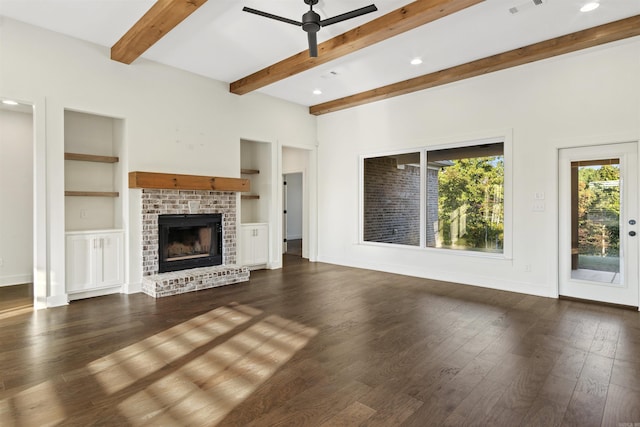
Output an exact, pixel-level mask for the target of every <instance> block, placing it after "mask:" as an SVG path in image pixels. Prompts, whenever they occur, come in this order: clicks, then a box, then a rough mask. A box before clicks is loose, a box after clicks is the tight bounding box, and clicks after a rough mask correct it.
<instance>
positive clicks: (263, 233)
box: [252, 225, 269, 264]
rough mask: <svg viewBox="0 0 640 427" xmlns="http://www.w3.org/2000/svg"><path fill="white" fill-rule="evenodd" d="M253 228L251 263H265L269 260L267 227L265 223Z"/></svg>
mask: <svg viewBox="0 0 640 427" xmlns="http://www.w3.org/2000/svg"><path fill="white" fill-rule="evenodd" d="M254 230H255V232H254V234H253V241H252V244H253V264H266V263H267V261H268V260H269V229H268V227H267V226H266V225H260V226H256V227H255V228H254Z"/></svg>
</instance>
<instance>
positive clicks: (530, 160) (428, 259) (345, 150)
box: [318, 37, 640, 296]
mask: <svg viewBox="0 0 640 427" xmlns="http://www.w3.org/2000/svg"><path fill="white" fill-rule="evenodd" d="M501 133H502V134H506V135H512V136H513V176H512V179H513V181H512V183H513V211H512V213H513V216H512V218H513V236H512V241H511V243H512V248H513V257H512V258H511V259H487V258H482V257H477V256H468V255H467V256H464V255H460V254H451V253H450V252H446V251H440V250H426V249H408V248H391V247H380V246H375V245H364V244H359V243H358V229H359V226H360V222H359V214H358V208H359V185H360V184H359V168H360V166H359V156H360V155H362V154H371V153H379V152H387V151H390V150H396V149H408V148H413V147H421V146H433V145H438V144H441V143H442V142H445V141H450V142H453V141H464V140H467V139H472V138H473V137H480V136H490V135H492V134H501ZM639 138H640V38H638V37H636V38H634V39H629V40H625V41H622V42H617V43H615V44H609V45H606V46H601V47H598V48H593V49H589V50H586V51H581V52H576V53H573V54H570V55H565V56H562V57H556V58H553V59H549V60H545V61H541V62H537V63H533V64H529V65H525V66H520V67H517V68H512V69H509V70H505V71H501V72H496V73H493V74H488V75H485V76H481V77H477V78H473V79H469V80H466V81H461V82H457V83H454V84H449V85H446V86H441V87H437V88H433V89H430V90H425V91H421V92H417V93H413V94H410V95H406V96H402V97H397V98H393V99H390V100H386V101H380V102H376V103H372V104H368V105H364V106H361V107H357V108H352V109H348V110H344V111H340V112H336V113H332V114H327V115H323V116H320V117H319V119H318V139H319V149H318V170H319V173H318V186H319V188H318V228H319V230H320V231H321V232H320V233H319V236H318V237H319V240H318V244H319V248H318V258H319V260H320V261H326V262H332V263H337V264H345V265H352V266H359V267H368V268H373V269H380V270H387V271H393V272H397V273H402V274H408V275H416V276H421V277H428V278H435V279H442V280H447V281H455V282H462V283H470V284H475V285H481V286H487V287H494V288H501V289H508V290H512V291H518V292H527V293H533V294H539V295H546V296H555V295H556V294H557V242H558V239H557V194H558V192H557V149H558V148H559V147H566V146H576V145H585V144H595V143H611V142H621V141H628V140H636V141H637V140H638V139H639ZM536 192H544V193H545V203H546V210H545V211H544V212H533V211H532V204H533V201H534V193H536ZM636 264H637V260H636ZM527 266H531V271H530V272H528V271H525V270H527V268H526V267H527Z"/></svg>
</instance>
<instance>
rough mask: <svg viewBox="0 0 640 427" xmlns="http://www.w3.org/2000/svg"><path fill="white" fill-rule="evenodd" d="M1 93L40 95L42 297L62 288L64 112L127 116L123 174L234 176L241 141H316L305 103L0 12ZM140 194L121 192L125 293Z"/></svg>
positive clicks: (134, 273)
mask: <svg viewBox="0 0 640 427" xmlns="http://www.w3.org/2000/svg"><path fill="white" fill-rule="evenodd" d="M0 51H1V52H2V61H1V63H0V95H2V96H11V97H14V98H18V99H22V100H38V101H40V100H41V99H42V98H44V99H45V100H46V111H45V113H44V114H42V115H36V122H38V117H40V120H43V121H44V122H45V123H46V152H45V153H44V154H43V155H44V156H45V160H46V165H47V172H46V184H47V218H46V227H47V228H48V237H49V242H48V245H47V256H48V261H47V265H48V266H47V269H48V272H49V277H48V304H49V305H58V304H63V303H65V302H66V294H65V291H64V265H65V263H64V217H65V215H64V195H63V194H64V193H63V192H64V176H63V174H62V171H63V167H64V160H63V151H64V110H65V109H72V110H76V111H84V112H89V113H93V114H99V115H105V116H109V117H114V118H121V119H124V123H125V125H124V149H123V150H122V152H123V153H122V156H121V163H122V167H123V169H124V170H125V171H135V170H143V171H153V172H173V173H188V174H194V175H213V176H227V177H239V176H240V139H241V138H245V139H250V140H257V141H267V142H272V141H278V142H279V143H282V144H300V145H303V146H309V147H314V146H315V136H316V119H315V117H313V116H310V115H309V113H308V109H307V108H305V107H301V106H298V105H294V104H291V103H288V102H284V101H280V100H277V99H274V98H271V97H268V96H265V95H261V94H259V93H252V94H249V95H244V96H242V97H240V96H236V95H233V94H230V93H229V90H228V84H225V83H222V82H218V81H214V80H211V79H207V78H204V77H201V76H197V75H194V74H191V73H187V72H184V71H180V70H177V69H173V68H170V67H166V66H163V65H160V64H157V63H154V62H151V61H147V60H143V59H138V60H137V61H135V62H134V63H133V64H132V65H125V64H121V63H118V62H114V61H111V60H110V59H109V49H108V48H107V47H103V46H97V45H94V44H91V43H86V42H82V41H79V40H76V39H73V38H70V37H66V36H63V35H60V34H57V33H53V32H50V31H47V30H43V29H40V28H37V27H33V26H30V25H26V24H23V23H20V22H17V21H14V20H11V19H8V18H1V17H0ZM139 195H140V192H139V191H137V190H132V191H130V192H129V193H128V194H123V195H122V198H123V206H124V207H125V209H128V210H129V212H128V213H129V215H128V221H125V224H123V226H124V228H125V229H126V230H131V231H132V232H131V233H129V236H128V237H129V242H128V244H129V250H130V256H129V260H130V265H129V266H128V267H129V274H128V280H129V282H130V283H129V284H130V285H131V286H130V287H129V290H130V291H135V289H136V285H137V284H138V282H139V280H140V277H141V273H140V268H139V263H140V255H139V254H140V239H139V238H138V234H139V233H138V231H139V230H138V228H139V225H138V222H139V220H140V219H139V217H138V214H137V213H136V212H135V207H136V206H138V201H137V198H138V197H139Z"/></svg>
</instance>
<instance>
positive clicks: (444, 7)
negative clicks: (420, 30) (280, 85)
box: [229, 0, 485, 95]
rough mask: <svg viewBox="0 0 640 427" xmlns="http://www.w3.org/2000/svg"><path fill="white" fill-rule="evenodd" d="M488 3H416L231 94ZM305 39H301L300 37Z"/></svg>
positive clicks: (235, 86)
mask: <svg viewBox="0 0 640 427" xmlns="http://www.w3.org/2000/svg"><path fill="white" fill-rule="evenodd" d="M483 1H485V0H417V1H414V2H413V3H409V4H408V5H406V6H403V7H401V8H399V9H396V10H394V11H392V12H389V13H387V14H386V15H383V16H381V17H379V18H377V19H374V20H373V21H370V22H368V23H366V24H363V25H361V26H359V27H356V28H353V29H352V30H349V31H347V32H346V33H343V34H341V35H339V36H336V37H334V38H332V39H330V40H327V41H325V42H323V43H320V44H319V45H318V57H317V58H311V57H309V52H308V51H307V50H304V51H302V52H300V53H298V54H296V55H293V56H291V57H289V58H287V59H284V60H282V61H280V62H277V63H275V64H273V65H270V66H268V67H267V68H263V69H262V70H260V71H257V72H255V73H253V74H251V75H249V76H246V77H243V78H241V79H240V80H237V81H235V82H233V83H231V85H230V86H229V90H230V91H231V92H232V93H235V94H237V95H244V94H246V93H249V92H252V91H254V90H256V89H260V88H261V87H264V86H267V85H269V84H271V83H275V82H277V81H280V80H283V79H286V78H287V77H291V76H293V75H295V74H298V73H301V72H303V71H307V70H309V69H311V68H313V67H317V66H318V65H321V64H324V63H327V62H329V61H332V60H334V59H337V58H340V57H342V56H345V55H348V54H350V53H353V52H355V51H357V50H360V49H363V48H365V47H367V46H371V45H373V44H375V43H378V42H380V41H383V40H387V39H389V38H391V37H394V36H397V35H398V34H402V33H404V32H406V31H409V30H412V29H414V28H417V27H420V26H422V25H424V24H427V23H429V22H432V21H435V20H437V19H440V18H442V17H445V16H447V15H451V14H453V13H455V12H458V11H460V10H462V9H465V8H467V7H470V6H473V5H475V4H478V3H482V2H483ZM301 36H302V35H301Z"/></svg>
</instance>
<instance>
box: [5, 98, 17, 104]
mask: <svg viewBox="0 0 640 427" xmlns="http://www.w3.org/2000/svg"><path fill="white" fill-rule="evenodd" d="M2 103H3V104H5V105H18V103H17V102H16V101H12V100H10V99H3V100H2Z"/></svg>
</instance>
